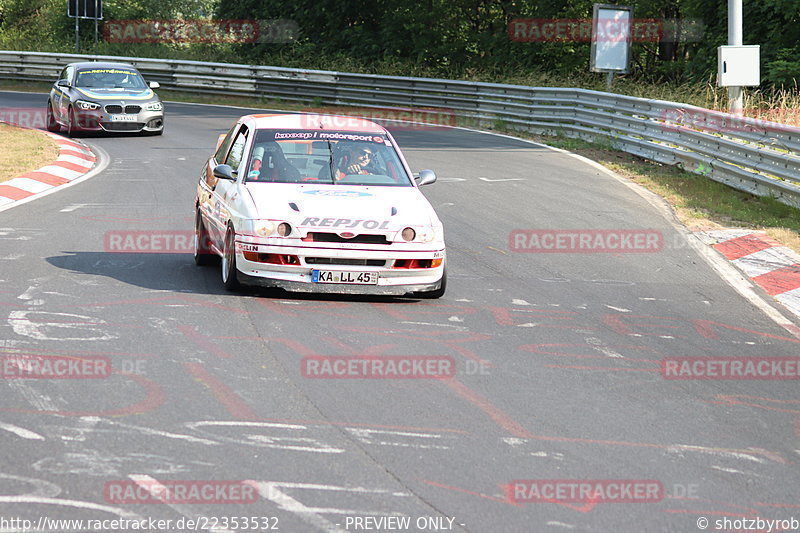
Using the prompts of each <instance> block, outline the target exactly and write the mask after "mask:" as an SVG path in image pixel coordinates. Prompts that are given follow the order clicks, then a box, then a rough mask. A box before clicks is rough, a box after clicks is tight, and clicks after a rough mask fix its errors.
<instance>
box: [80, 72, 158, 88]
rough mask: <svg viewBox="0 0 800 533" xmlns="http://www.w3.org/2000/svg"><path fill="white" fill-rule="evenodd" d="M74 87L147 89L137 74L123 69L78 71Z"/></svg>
mask: <svg viewBox="0 0 800 533" xmlns="http://www.w3.org/2000/svg"><path fill="white" fill-rule="evenodd" d="M75 86H76V87H81V88H85V89H141V90H145V89H147V84H146V83H145V82H144V79H143V78H142V76H141V75H140V74H139V73H138V72H136V71H135V70H130V69H124V68H93V69H85V70H80V71H78V76H77V78H76V81H75Z"/></svg>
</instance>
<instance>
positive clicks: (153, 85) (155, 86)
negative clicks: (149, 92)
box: [150, 81, 161, 89]
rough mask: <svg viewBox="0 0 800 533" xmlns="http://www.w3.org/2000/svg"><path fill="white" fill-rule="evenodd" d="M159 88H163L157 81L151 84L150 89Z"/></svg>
mask: <svg viewBox="0 0 800 533" xmlns="http://www.w3.org/2000/svg"><path fill="white" fill-rule="evenodd" d="M159 87H161V84H160V83H158V82H157V81H151V82H150V88H151V89H158V88H159Z"/></svg>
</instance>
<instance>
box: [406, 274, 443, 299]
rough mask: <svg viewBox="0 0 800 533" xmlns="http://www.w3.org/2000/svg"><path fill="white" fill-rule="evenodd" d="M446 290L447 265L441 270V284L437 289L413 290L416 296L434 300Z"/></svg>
mask: <svg viewBox="0 0 800 533" xmlns="http://www.w3.org/2000/svg"><path fill="white" fill-rule="evenodd" d="M446 290H447V267H445V268H444V270H443V271H442V285H441V286H440V287H439V288H438V289H435V290H432V291H424V292H415V293H414V296H415V297H417V298H423V299H425V300H435V299H438V298H441V297H442V296H444V293H445V291H446Z"/></svg>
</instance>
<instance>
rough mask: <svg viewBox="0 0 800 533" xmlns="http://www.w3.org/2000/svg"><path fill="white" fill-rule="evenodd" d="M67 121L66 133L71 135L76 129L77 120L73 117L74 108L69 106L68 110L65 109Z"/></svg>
mask: <svg viewBox="0 0 800 533" xmlns="http://www.w3.org/2000/svg"><path fill="white" fill-rule="evenodd" d="M67 121H68V122H67V135H68V136H69V137H73V136H74V135H75V132H77V131H78V124H77V120H76V119H75V110H74V109H72V108H71V107H70V108H69V111H67Z"/></svg>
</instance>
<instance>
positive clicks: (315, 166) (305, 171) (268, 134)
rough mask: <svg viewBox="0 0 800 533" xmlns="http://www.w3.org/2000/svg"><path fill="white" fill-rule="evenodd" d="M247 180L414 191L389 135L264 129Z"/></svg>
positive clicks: (253, 151) (250, 159)
mask: <svg viewBox="0 0 800 533" xmlns="http://www.w3.org/2000/svg"><path fill="white" fill-rule="evenodd" d="M246 176H247V177H246V181H247V182H271V183H302V182H310V183H327V184H334V185H370V186H386V187H412V186H413V183H412V181H411V177H410V176H409V175H408V173H407V172H406V170H405V167H404V166H403V164H402V163H401V161H400V158H399V156H398V154H397V151H396V150H395V148H394V147H393V146H392V144H391V141H389V139H388V138H387V137H386V136H385V135H376V134H372V133H359V132H345V131H338V132H337V131H325V130H258V131H257V132H256V137H255V141H254V142H253V148H252V150H251V152H250V157H249V160H248V166H247V174H246Z"/></svg>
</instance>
